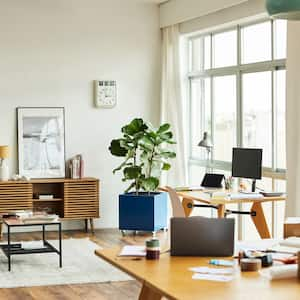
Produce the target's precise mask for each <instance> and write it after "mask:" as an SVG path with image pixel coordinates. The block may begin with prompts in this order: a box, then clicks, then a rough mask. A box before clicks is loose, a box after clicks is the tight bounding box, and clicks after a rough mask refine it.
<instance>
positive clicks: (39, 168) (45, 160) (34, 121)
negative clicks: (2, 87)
mask: <svg viewBox="0 0 300 300" xmlns="http://www.w3.org/2000/svg"><path fill="white" fill-rule="evenodd" d="M17 121H18V166H19V174H20V175H22V176H26V177H29V178H64V177H65V110H64V108H63V107H18V108H17Z"/></svg>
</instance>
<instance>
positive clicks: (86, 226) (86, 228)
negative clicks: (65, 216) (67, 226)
mask: <svg viewBox="0 0 300 300" xmlns="http://www.w3.org/2000/svg"><path fill="white" fill-rule="evenodd" d="M84 224H85V232H88V230H89V227H88V219H84Z"/></svg>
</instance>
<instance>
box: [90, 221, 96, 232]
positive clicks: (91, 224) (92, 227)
mask: <svg viewBox="0 0 300 300" xmlns="http://www.w3.org/2000/svg"><path fill="white" fill-rule="evenodd" d="M90 226H91V232H92V234H94V233H95V231H94V220H93V219H92V218H90Z"/></svg>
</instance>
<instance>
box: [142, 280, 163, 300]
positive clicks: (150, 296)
mask: <svg viewBox="0 0 300 300" xmlns="http://www.w3.org/2000/svg"><path fill="white" fill-rule="evenodd" d="M161 298H162V295H161V294H160V293H158V292H157V291H154V290H153V289H151V288H149V287H148V286H147V285H146V284H145V283H143V287H142V290H141V293H140V296H139V300H160V299H161Z"/></svg>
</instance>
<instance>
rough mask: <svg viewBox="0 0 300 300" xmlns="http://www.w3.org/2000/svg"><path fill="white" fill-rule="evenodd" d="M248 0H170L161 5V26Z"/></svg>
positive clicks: (180, 21)
mask: <svg viewBox="0 0 300 300" xmlns="http://www.w3.org/2000/svg"><path fill="white" fill-rule="evenodd" d="M246 1H247V0H211V1H208V0H170V1H168V2H166V3H163V4H161V5H160V26H161V27H166V26H169V25H173V24H177V23H182V22H184V21H187V20H191V19H194V18H197V17H201V16H204V15H207V14H209V13H212V12H216V11H218V10H221V9H224V8H226V7H230V6H233V5H237V4H239V3H242V2H246ZM250 1H251V0H250Z"/></svg>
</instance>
